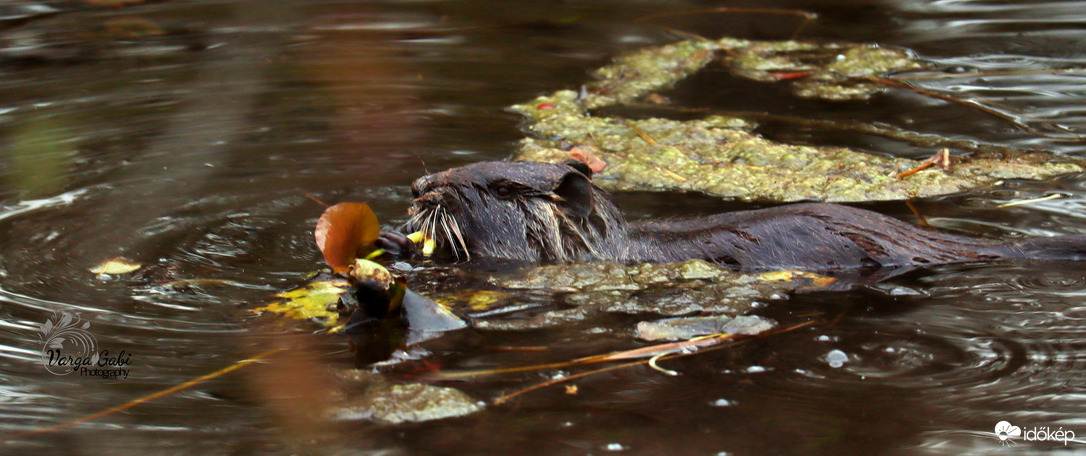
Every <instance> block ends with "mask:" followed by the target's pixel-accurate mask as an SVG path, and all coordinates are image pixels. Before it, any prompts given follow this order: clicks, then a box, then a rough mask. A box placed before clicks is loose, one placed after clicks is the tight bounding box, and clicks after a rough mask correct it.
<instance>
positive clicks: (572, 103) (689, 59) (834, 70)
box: [510, 38, 1086, 202]
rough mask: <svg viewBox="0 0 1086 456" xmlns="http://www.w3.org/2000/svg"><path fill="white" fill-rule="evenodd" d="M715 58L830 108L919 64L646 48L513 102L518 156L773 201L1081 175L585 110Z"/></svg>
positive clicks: (649, 183) (627, 182) (1065, 169)
mask: <svg viewBox="0 0 1086 456" xmlns="http://www.w3.org/2000/svg"><path fill="white" fill-rule="evenodd" d="M718 55H719V56H720V58H721V59H723V62H724V64H725V65H726V66H727V67H728V68H729V69H730V71H732V72H733V74H735V75H737V76H740V77H745V78H749V79H753V80H758V81H765V82H774V83H786V84H790V85H791V87H792V89H793V93H795V94H797V95H798V96H803V97H813V98H821V99H826V100H837V101H839V100H857V99H866V98H868V97H871V96H873V95H875V94H877V93H880V92H882V91H885V90H887V89H890V88H900V87H902V86H903V85H904V84H903V83H898V82H894V83H887V81H889V80H887V79H886V77H887V76H889V75H890V74H892V73H895V72H901V71H910V70H917V69H923V68H926V65H925V64H924V63H922V62H920V61H918V60H917V59H916V58H915V57H913V56H912V54H911V53H909V52H907V51H904V50H898V49H892V48H885V47H880V46H876V45H870V44H841V43H829V44H817V43H805V42H798V41H775V42H765V41H748V40H737V39H732V38H725V39H721V40H719V41H709V40H695V41H684V42H680V43H674V44H669V45H665V46H660V47H656V48H650V49H644V50H640V51H636V52H633V53H631V54H629V55H626V56H624V57H619V58H618V59H616V60H615V62H614V63H613V64H611V65H608V66H605V67H603V68H600V69H598V70H596V71H595V72H594V74H595V76H596V78H597V80H596V81H593V82H590V83H588V84H586V85H585V86H584V88H583V89H582V90H581V91H580V92H576V91H570V90H560V91H557V92H554V93H552V94H549V95H544V96H541V97H539V98H537V99H535V100H532V101H530V102H528V103H524V104H520V105H515V106H512V107H511V108H510V109H512V110H513V111H515V112H518V113H520V114H522V115H524V116H525V117H527V118H528V119H529V124H528V126H527V129H528V131H529V132H530V133H531V137H529V138H525V139H523V140H522V141H521V143H520V147H519V153H518V155H517V157H516V159H517V160H535V161H549V162H558V161H562V160H567V159H570V158H578V157H581V156H589V155H590V156H591V157H592V158H593V159H595V160H600V161H602V162H603V163H605V166H597V168H600V167H602V170H601V171H600V172H599V173H598V174H597V175H596V176H595V178H594V181H595V182H596V183H597V184H598V185H600V186H601V187H604V188H607V189H610V190H619V191H624V190H649V191H697V192H702V193H706V194H709V195H714V196H720V197H726V198H734V199H741V200H758V201H776V202H786V201H805V200H819V201H834V202H850V201H878V200H899V199H909V198H917V197H925V196H935V195H944V194H949V193H955V192H959V191H963V190H967V189H972V188H978V187H982V186H986V185H993V184H995V183H997V182H999V181H1001V180H1004V179H1043V178H1048V177H1052V176H1056V175H1059V174H1065V173H1073V172H1082V171H1084V170H1086V166H1084V164H1083V162H1082V161H1081V160H1078V159H1076V158H1072V157H1063V156H1057V155H1054V154H1051V153H1047V152H1039V151H1031V152H1026V151H1014V150H1008V149H1007V148H1005V147H999V148H994V147H993V148H991V149H990V150H985V149H984V148H979V149H980V150H977V149H978V148H973V147H970V148H969V149H967V150H968V151H969V152H970V153H968V154H966V155H959V156H953V157H951V156H950V155H949V154H945V155H944V157H945V161H944V162H942V163H944V166H941V167H940V168H938V169H927V170H924V171H923V172H914V173H911V174H910V170H916V169H918V168H921V167H922V166H924V165H925V163H926V162H928V161H917V160H910V159H906V158H894V157H889V156H883V155H874V154H869V153H864V152H860V151H856V150H852V149H848V148H843V147H816V146H803V145H791V144H782V143H777V142H774V141H770V140H768V139H765V138H763V137H761V136H759V135H757V134H755V133H754V131H753V129H754V127H755V125H754V124H753V123H751V122H749V121H747V120H744V119H740V118H735V117H726V116H719V115H711V116H708V117H705V118H703V119H696V120H689V121H679V120H670V119H661V118H648V119H640V120H628V119H621V118H616V117H606V116H600V117H597V116H592V115H590V113H589V110H591V109H598V108H603V107H608V106H615V105H631V104H634V103H637V102H639V100H642V99H646V100H651V96H653V95H657V94H656V91H659V90H664V89H667V88H670V87H671V86H672V85H674V84H675V83H676V82H678V81H680V80H682V79H683V78H685V77H687V76H689V75H691V74H693V73H695V72H697V71H698V70H700V69H701V68H703V67H704V66H706V65H707V64H708V63H709V62H711V61H712V60H713V59H714V58H717V56H718ZM984 111H985V112H989V111H988V110H984ZM898 136H902V135H900V134H899V135H898ZM585 150H590V151H591V153H590V154H588V155H586V154H585V152H584V151H585ZM898 176H901V178H899V177H898Z"/></svg>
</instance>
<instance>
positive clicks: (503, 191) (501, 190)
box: [492, 184, 513, 198]
mask: <svg viewBox="0 0 1086 456" xmlns="http://www.w3.org/2000/svg"><path fill="white" fill-rule="evenodd" d="M492 191H493V192H494V194H495V195H498V196H500V197H502V198H505V197H507V196H509V195H512V194H513V189H512V188H510V187H509V186H508V185H506V184H498V185H495V186H494V189H493V190H492Z"/></svg>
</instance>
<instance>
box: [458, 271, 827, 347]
mask: <svg viewBox="0 0 1086 456" xmlns="http://www.w3.org/2000/svg"><path fill="white" fill-rule="evenodd" d="M797 274H800V273H797ZM804 277H805V278H806V279H812V280H794V281H783V280H779V279H778V278H777V277H770V278H762V277H761V276H760V275H758V274H750V273H743V272H738V271H735V270H732V269H728V268H725V267H723V266H719V265H715V264H712V263H709V262H706V261H703V260H688V261H684V262H681V263H663V264H640V265H633V266H629V265H617V264H570V265H555V266H543V267H538V268H531V269H529V270H526V271H523V272H522V273H521V274H519V275H517V276H514V277H493V278H491V279H490V283H491V284H493V285H496V286H498V287H500V288H501V289H502V290H504V292H505V293H507V296H508V298H507V299H505V300H504V305H505V306H506V307H509V308H511V309H514V310H516V309H522V308H523V307H521V304H522V301H524V300H530V301H538V300H539V293H552V294H554V295H555V297H554V298H553V299H554V300H560V301H561V302H562V303H563V305H562V306H560V307H559V308H553V309H548V310H545V311H537V312H533V313H532V315H531V316H528V317H517V318H486V319H483V318H476V319H475V320H474V326H476V327H478V328H484V329H503V330H525V329H537V328H547V327H555V326H561V325H569V324H573V323H582V322H584V321H586V320H589V319H592V318H594V317H596V316H598V315H601V314H607V313H620V314H630V315H662V316H670V317H677V316H687V315H724V316H736V315H740V314H744V313H747V312H750V311H751V310H753V309H754V308H756V307H757V306H758V305H759V304H758V303H759V302H766V301H774V300H785V299H788V295H789V293H791V292H793V291H795V290H800V289H802V290H811V289H823V288H825V286H828V285H829V284H832V283H833V280H832V279H829V278H825V279H822V280H813V279H814V278H815V277H821V276H816V275H814V274H810V275H806V276H804ZM521 297H523V299H521ZM468 305H469V304H468V303H463V304H460V305H457V307H458V308H465V307H467V306H468ZM496 310H497V309H488V311H487V312H488V313H487V314H488V315H495V314H497V311H496ZM469 315H470V313H469Z"/></svg>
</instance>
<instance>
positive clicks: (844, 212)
mask: <svg viewBox="0 0 1086 456" xmlns="http://www.w3.org/2000/svg"><path fill="white" fill-rule="evenodd" d="M590 176H591V171H590V170H588V168H587V167H586V166H582V165H579V164H575V163H570V164H550V163H537V162H483V163H476V164H472V165H467V166H463V167H459V168H453V169H450V170H447V171H444V172H440V173H436V174H431V175H428V176H424V177H421V178H419V179H418V180H416V181H415V183H414V184H413V185H412V189H413V191H414V192H415V196H416V199H415V201H414V203H413V204H412V205H411V209H410V210H409V215H410V216H411V219H410V221H409V222H408V229H409V230H411V231H415V230H423V231H426V232H428V233H429V235H430V236H431V237H433V238H435V239H436V240H437V241H438V243H439V245H441V246H443V247H444V248H446V249H449V250H451V251H452V252H453V253H454V254H455V255H456V256H457V257H459V258H461V259H467V258H470V257H473V256H479V257H492V258H502V259H512V260H526V261H535V262H548V263H570V262H589V261H606V262H620V263H629V262H670V261H682V260H687V259H692V258H701V259H706V260H710V261H714V262H717V263H720V264H725V265H730V266H733V267H736V268H742V269H779V268H796V269H806V270H840V269H854V268H886V267H901V266H917V265H927V264H940V263H956V262H972V261H984V260H994V259H1003V258H1059V259H1083V258H1086V248H1084V246H1086V237H1083V236H1063V237H1056V238H1039V239H1032V240H1026V241H1023V242H1021V243H1014V244H1007V243H998V242H993V241H987V240H981V239H974V238H969V237H965V236H960V235H954V234H949V233H942V232H938V231H934V230H929V229H925V228H921V227H917V226H915V225H911V224H908V223H905V222H902V221H900V220H897V219H894V218H891V217H887V216H885V215H881V214H879V213H876V212H872V211H867V210H863V209H857V208H852V207H848V206H841V205H836V204H821V203H807V204H792V205H786V206H780V207H774V208H769V209H760V210H753V211H740V212H731V213H726V214H718V215H713V216H709V217H702V218H693V219H678V220H664V221H651V222H643V223H628V222H627V221H626V220H625V218H623V216H622V213H621V212H620V211H619V209H618V207H617V206H615V204H614V203H613V202H612V201H611V198H610V195H608V194H607V192H604V191H603V190H601V189H599V188H598V187H596V186H595V185H592V183H591V180H590Z"/></svg>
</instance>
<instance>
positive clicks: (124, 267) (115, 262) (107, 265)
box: [90, 257, 143, 275]
mask: <svg viewBox="0 0 1086 456" xmlns="http://www.w3.org/2000/svg"><path fill="white" fill-rule="evenodd" d="M141 267H143V265H142V264H139V263H137V262H135V261H132V260H129V259H127V258H121V257H116V258H110V259H108V260H106V261H103V262H102V263H100V264H99V265H98V266H95V267H93V268H90V272H93V273H95V274H98V275H102V274H113V275H116V274H128V273H129V272H132V271H135V270H137V269H139V268H141Z"/></svg>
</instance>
